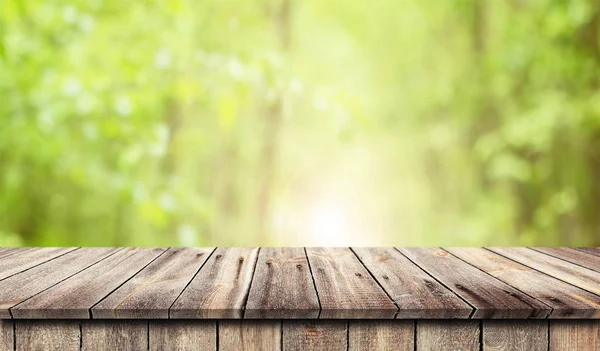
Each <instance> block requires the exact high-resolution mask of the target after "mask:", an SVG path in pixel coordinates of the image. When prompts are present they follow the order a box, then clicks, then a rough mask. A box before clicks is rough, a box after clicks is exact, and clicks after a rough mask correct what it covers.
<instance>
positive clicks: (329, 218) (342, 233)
mask: <svg viewBox="0 0 600 351" xmlns="http://www.w3.org/2000/svg"><path fill="white" fill-rule="evenodd" d="M307 224H308V228H307V229H308V231H309V233H310V235H311V236H312V238H313V240H314V242H315V243H318V245H323V246H344V245H345V242H346V241H347V240H346V237H347V235H348V234H349V233H348V228H347V224H348V218H347V216H346V214H345V213H344V211H343V209H342V208H341V207H340V206H335V205H334V204H331V203H327V202H323V203H317V204H315V205H314V206H313V207H312V208H311V212H310V215H309V218H308V223H307Z"/></svg>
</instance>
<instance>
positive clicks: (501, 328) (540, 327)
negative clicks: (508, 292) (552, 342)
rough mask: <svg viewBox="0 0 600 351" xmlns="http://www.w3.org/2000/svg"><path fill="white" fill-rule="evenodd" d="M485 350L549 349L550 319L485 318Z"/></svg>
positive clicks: (538, 350) (483, 326) (539, 350)
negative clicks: (506, 319) (504, 319)
mask: <svg viewBox="0 0 600 351" xmlns="http://www.w3.org/2000/svg"><path fill="white" fill-rule="evenodd" d="M482 333H483V338H482V339H483V350H485V351H547V350H548V321H532V320H527V321H523V320H510V321H498V320H494V321H490V320H484V321H483V325H482Z"/></svg>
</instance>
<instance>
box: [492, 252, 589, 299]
mask: <svg viewBox="0 0 600 351" xmlns="http://www.w3.org/2000/svg"><path fill="white" fill-rule="evenodd" d="M488 249H489V250H491V251H493V252H496V253H498V254H500V255H502V256H505V257H508V258H510V259H511V260H514V261H517V262H520V263H522V264H524V265H526V266H528V267H531V268H533V269H536V270H538V271H540V272H543V273H546V274H548V275H551V276H553V277H555V278H557V279H560V280H563V281H565V282H567V283H570V284H573V285H576V286H578V287H580V288H582V289H585V290H587V291H591V292H593V293H596V294H600V273H598V272H594V271H592V270H590V269H587V268H583V267H581V266H578V265H576V264H573V263H570V262H567V261H565V260H561V259H559V258H556V257H552V256H548V255H544V254H542V253H539V252H537V251H534V250H531V249H527V248H523V247H490V248H488Z"/></svg>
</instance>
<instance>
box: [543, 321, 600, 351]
mask: <svg viewBox="0 0 600 351" xmlns="http://www.w3.org/2000/svg"><path fill="white" fill-rule="evenodd" d="M549 332H550V351H574V350H575V351H598V350H600V321H592V320H579V321H550V330H549Z"/></svg>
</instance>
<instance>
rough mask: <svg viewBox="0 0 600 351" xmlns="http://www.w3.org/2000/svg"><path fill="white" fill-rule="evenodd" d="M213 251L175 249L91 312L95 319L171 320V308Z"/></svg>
mask: <svg viewBox="0 0 600 351" xmlns="http://www.w3.org/2000/svg"><path fill="white" fill-rule="evenodd" d="M213 250H214V248H172V249H169V250H167V251H166V252H165V253H164V254H162V255H161V256H160V257H159V258H157V259H156V260H154V261H153V262H152V263H150V264H149V265H148V266H146V268H144V269H142V270H141V271H140V272H139V273H138V274H136V275H135V276H134V277H132V278H131V279H129V280H128V281H127V282H126V283H125V284H123V285H122V286H120V287H119V288H118V289H117V290H115V291H113V292H112V293H111V294H110V295H108V296H107V297H106V298H105V299H104V300H102V301H101V302H100V303H99V304H97V305H96V306H94V308H92V317H93V318H95V319H111V318H133V319H146V318H147V319H155V318H169V307H171V305H172V304H173V302H175V299H177V297H178V296H179V295H180V294H181V292H182V291H183V289H184V288H185V287H186V285H187V284H188V283H189V282H190V280H192V278H193V277H194V275H195V274H196V273H197V272H198V270H199V269H200V267H202V265H203V264H204V262H205V261H206V259H207V258H208V256H209V255H210V253H212V252H213Z"/></svg>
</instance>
